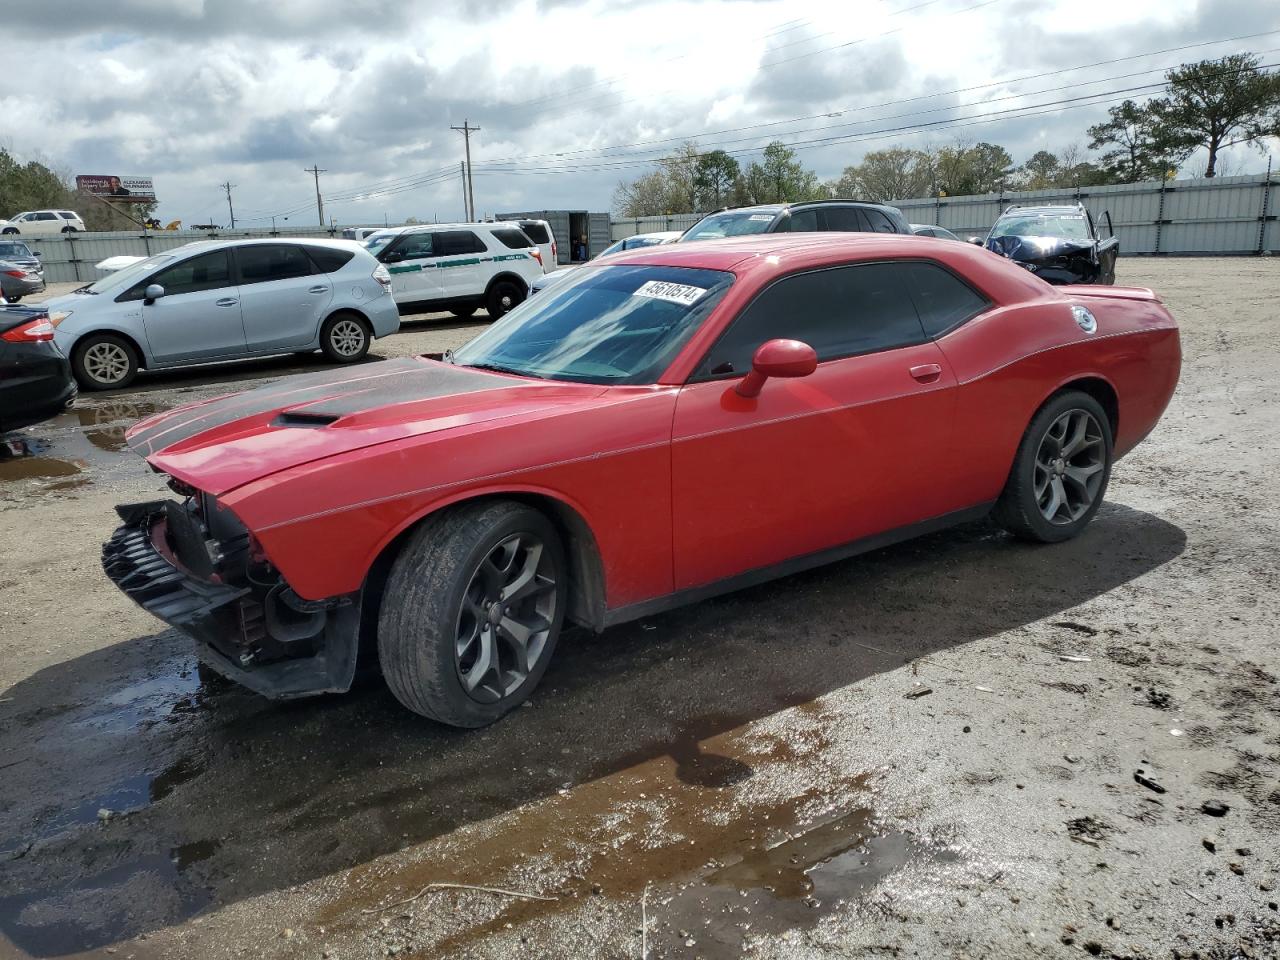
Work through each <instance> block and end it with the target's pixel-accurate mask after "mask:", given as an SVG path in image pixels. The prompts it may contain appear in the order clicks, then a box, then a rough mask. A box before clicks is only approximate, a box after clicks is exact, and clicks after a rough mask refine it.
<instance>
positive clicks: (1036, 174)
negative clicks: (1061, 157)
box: [1019, 150, 1061, 190]
mask: <svg viewBox="0 0 1280 960" xmlns="http://www.w3.org/2000/svg"><path fill="white" fill-rule="evenodd" d="M1060 169H1061V168H1060V165H1059V163H1058V157H1057V155H1056V154H1053V153H1050V152H1049V151H1048V150H1037V151H1036V152H1035V153H1033V154H1032V155H1031V156H1030V158H1029V159H1028V160H1027V161H1026V162H1025V163H1024V164H1023V165H1022V168H1021V170H1020V171H1019V174H1020V177H1019V179H1020V181H1021V182H1020V183H1019V186H1020V187H1022V189H1023V190H1047V189H1049V188H1050V187H1056V186H1057V185H1058V175H1059V172H1060Z"/></svg>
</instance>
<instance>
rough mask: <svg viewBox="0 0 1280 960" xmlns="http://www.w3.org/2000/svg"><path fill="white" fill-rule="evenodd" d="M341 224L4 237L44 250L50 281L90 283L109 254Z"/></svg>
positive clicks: (317, 231)
mask: <svg viewBox="0 0 1280 960" xmlns="http://www.w3.org/2000/svg"><path fill="white" fill-rule="evenodd" d="M341 236H342V230H341V228H339V229H337V230H332V231H331V230H325V229H322V228H320V227H313V228H311V229H310V230H307V229H305V228H299V229H293V230H276V231H272V230H235V231H231V230H208V231H205V230H146V231H142V230H130V231H120V232H116V233H61V234H58V235H57V236H51V237H27V236H22V235H18V236H16V237H4V238H2V239H13V240H21V241H22V242H23V243H25V244H26V245H27V246H28V247H30V248H31V249H32V250H34V251H36V252H37V253H39V254H40V260H41V261H42V262H43V263H44V278H45V282H46V283H65V282H67V281H78V282H82V283H89V282H90V281H93V280H97V279H98V278H99V277H101V276H102V275H103V274H102V272H101V271H99V270H96V269H94V264H95V263H99V262H101V261H102V260H105V259H106V258H107V257H120V256H143V257H149V256H151V255H152V254H155V253H161V252H163V251H165V250H172V249H173V248H174V247H180V246H182V245H183V244H186V243H191V242H193V241H195V240H216V239H220V238H221V239H226V238H234V237H325V238H327V237H339V238H340V237H341Z"/></svg>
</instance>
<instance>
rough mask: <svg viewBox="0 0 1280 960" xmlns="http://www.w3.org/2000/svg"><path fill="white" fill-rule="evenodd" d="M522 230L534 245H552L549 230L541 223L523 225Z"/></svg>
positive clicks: (521, 225)
mask: <svg viewBox="0 0 1280 960" xmlns="http://www.w3.org/2000/svg"><path fill="white" fill-rule="evenodd" d="M520 229H522V230H523V231H524V232H525V233H526V234H527V235H528V237H529V239H530V240H532V241H533V242H534V243H550V242H551V237H549V236H548V235H547V228H546V227H544V226H543V225H542V224H540V223H522V224H520Z"/></svg>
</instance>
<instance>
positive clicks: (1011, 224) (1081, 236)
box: [991, 213, 1089, 240]
mask: <svg viewBox="0 0 1280 960" xmlns="http://www.w3.org/2000/svg"><path fill="white" fill-rule="evenodd" d="M991 236H992V238H993V239H994V238H995V237H1060V238H1062V239H1065V240H1088V239H1089V224H1088V223H1087V222H1086V221H1085V219H1084V215H1083V214H1080V213H1047V214H1037V215H1034V216H1013V217H1005V218H1004V219H1002V220H998V221H996V225H995V226H994V227H992V228H991Z"/></svg>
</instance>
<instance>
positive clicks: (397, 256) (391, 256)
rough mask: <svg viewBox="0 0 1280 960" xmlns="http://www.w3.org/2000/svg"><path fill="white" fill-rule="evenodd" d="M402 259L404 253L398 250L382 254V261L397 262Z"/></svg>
mask: <svg viewBox="0 0 1280 960" xmlns="http://www.w3.org/2000/svg"><path fill="white" fill-rule="evenodd" d="M403 259H404V254H403V253H401V252H400V251H399V250H392V251H391V252H390V253H384V254H383V255H382V262H383V263H399V262H400V261H401V260H403Z"/></svg>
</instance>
